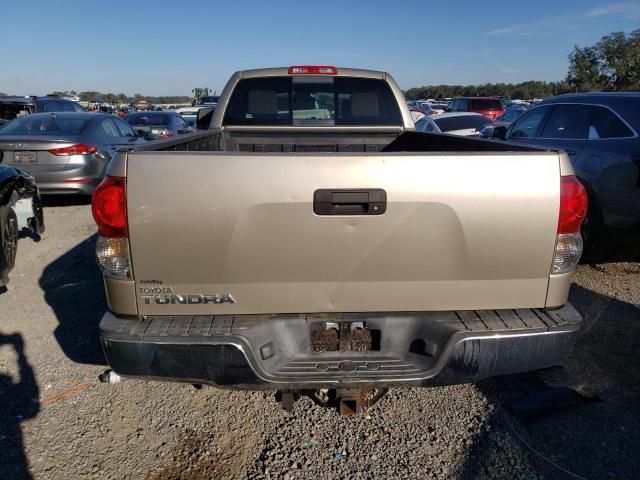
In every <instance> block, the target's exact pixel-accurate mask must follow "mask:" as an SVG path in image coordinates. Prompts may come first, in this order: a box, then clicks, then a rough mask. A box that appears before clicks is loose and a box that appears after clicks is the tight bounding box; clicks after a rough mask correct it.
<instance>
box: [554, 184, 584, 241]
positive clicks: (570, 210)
mask: <svg viewBox="0 0 640 480" xmlns="http://www.w3.org/2000/svg"><path fill="white" fill-rule="evenodd" d="M586 214H587V191H586V190H585V188H584V186H583V185H582V184H581V183H580V181H579V180H578V179H577V178H576V177H575V176H574V175H568V176H566V177H560V218H559V220H558V233H578V232H579V231H580V224H581V223H582V220H584V217H585V215H586Z"/></svg>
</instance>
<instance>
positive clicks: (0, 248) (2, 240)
mask: <svg viewBox="0 0 640 480" xmlns="http://www.w3.org/2000/svg"><path fill="white" fill-rule="evenodd" d="M17 251H18V217H16V213H15V212H14V211H13V208H11V207H8V206H5V207H0V278H2V280H3V283H7V282H8V281H9V277H8V276H9V272H10V271H11V270H12V269H13V266H14V265H15V263H16V253H17Z"/></svg>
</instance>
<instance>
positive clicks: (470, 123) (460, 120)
mask: <svg viewBox="0 0 640 480" xmlns="http://www.w3.org/2000/svg"><path fill="white" fill-rule="evenodd" d="M432 120H433V121H434V122H436V125H438V128H439V129H440V130H441V131H442V132H450V131H452V130H466V129H468V128H475V129H480V128H482V127H484V126H485V125H488V124H489V123H492V122H491V120H489V119H488V118H487V117H485V116H484V115H461V116H459V117H458V116H456V117H444V118H438V117H433V118H432Z"/></svg>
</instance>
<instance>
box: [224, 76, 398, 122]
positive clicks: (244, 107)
mask: <svg viewBox="0 0 640 480" xmlns="http://www.w3.org/2000/svg"><path fill="white" fill-rule="evenodd" d="M223 124H224V125H259V126H269V125H274V126H275V125H282V126H327V127H332V126H369V125H385V126H387V125H389V126H391V125H393V126H401V125H402V115H401V113H400V108H399V107H398V103H397V101H396V99H395V97H394V95H393V92H392V91H391V88H390V87H389V85H388V84H387V83H386V82H385V81H384V80H378V79H368V78H356V77H327V76H317V77H316V76H309V75H305V76H294V77H267V78H250V79H244V80H240V81H239V82H238V84H237V85H236V87H235V89H234V91H233V93H232V95H231V98H230V99H229V104H228V106H227V110H226V112H225V115H224V121H223Z"/></svg>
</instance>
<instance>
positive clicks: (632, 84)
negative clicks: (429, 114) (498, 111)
mask: <svg viewBox="0 0 640 480" xmlns="http://www.w3.org/2000/svg"><path fill="white" fill-rule="evenodd" d="M616 91H640V30H634V31H633V32H631V33H630V34H625V33H624V32H614V33H611V34H609V35H605V36H604V37H602V38H601V39H600V41H598V42H597V43H596V44H595V45H592V46H590V47H579V46H578V45H576V46H575V47H574V48H573V51H572V52H571V53H570V54H569V70H568V72H567V75H566V77H565V79H564V80H560V81H558V82H541V81H528V82H522V83H516V84H512V83H486V84H484V85H431V86H426V87H418V88H410V89H409V90H407V91H406V92H405V95H406V97H407V98H408V99H409V100H416V99H418V98H434V99H441V98H449V97H450V98H453V97H467V96H470V97H475V96H504V97H507V98H509V99H514V98H518V99H523V100H530V99H533V98H545V97H549V96H551V95H560V94H562V93H569V92H616Z"/></svg>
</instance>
